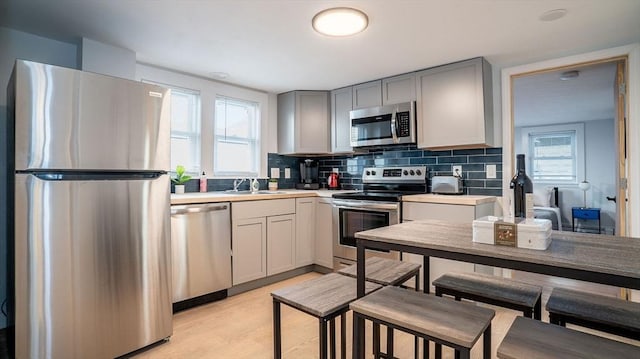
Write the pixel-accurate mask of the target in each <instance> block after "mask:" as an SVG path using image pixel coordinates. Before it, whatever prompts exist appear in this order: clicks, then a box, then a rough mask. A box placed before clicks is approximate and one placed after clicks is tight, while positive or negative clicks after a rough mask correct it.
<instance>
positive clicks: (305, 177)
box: [296, 159, 320, 189]
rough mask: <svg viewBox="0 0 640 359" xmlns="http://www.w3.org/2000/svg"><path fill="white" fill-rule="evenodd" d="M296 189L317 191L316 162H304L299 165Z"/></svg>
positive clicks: (318, 184) (308, 160) (318, 186)
mask: <svg viewBox="0 0 640 359" xmlns="http://www.w3.org/2000/svg"><path fill="white" fill-rule="evenodd" d="M296 188H297V189H318V188H320V183H319V182H318V161H315V160H310V159H307V160H304V161H303V162H301V163H300V183H296Z"/></svg>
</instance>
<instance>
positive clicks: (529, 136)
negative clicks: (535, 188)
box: [522, 124, 584, 184]
mask: <svg viewBox="0 0 640 359" xmlns="http://www.w3.org/2000/svg"><path fill="white" fill-rule="evenodd" d="M583 128H584V126H583V125H582V124H570V125H557V126H540V127H527V128H523V133H522V137H523V142H524V143H523V144H524V146H523V149H525V150H526V151H527V167H528V170H527V173H528V174H529V176H530V177H531V179H532V180H533V182H534V183H551V184H577V183H578V182H579V181H580V180H582V179H583V178H584V145H583V141H584V134H583V132H584V131H583Z"/></svg>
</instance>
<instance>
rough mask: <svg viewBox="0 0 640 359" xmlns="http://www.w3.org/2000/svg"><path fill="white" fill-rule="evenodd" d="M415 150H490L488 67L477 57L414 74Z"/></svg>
mask: <svg viewBox="0 0 640 359" xmlns="http://www.w3.org/2000/svg"><path fill="white" fill-rule="evenodd" d="M416 96H417V118H418V123H417V127H418V147H419V148H478V147H486V146H492V145H493V144H494V135H493V94H492V76H491V65H490V64H489V63H488V62H487V61H486V60H485V59H484V58H481V57H478V58H474V59H471V60H466V61H461V62H456V63H453V64H449V65H443V66H438V67H434V68H430V69H427V70H423V71H420V72H417V73H416Z"/></svg>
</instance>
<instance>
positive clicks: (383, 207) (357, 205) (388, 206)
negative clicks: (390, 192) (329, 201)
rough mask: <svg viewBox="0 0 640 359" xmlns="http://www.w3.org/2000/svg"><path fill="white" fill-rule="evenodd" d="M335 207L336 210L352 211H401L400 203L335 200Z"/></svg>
mask: <svg viewBox="0 0 640 359" xmlns="http://www.w3.org/2000/svg"><path fill="white" fill-rule="evenodd" d="M333 206H334V207H336V208H347V209H348V208H352V209H370V210H374V211H375V210H380V211H397V210H398V209H399V205H398V203H381V202H360V201H358V202H351V201H340V200H336V199H334V200H333Z"/></svg>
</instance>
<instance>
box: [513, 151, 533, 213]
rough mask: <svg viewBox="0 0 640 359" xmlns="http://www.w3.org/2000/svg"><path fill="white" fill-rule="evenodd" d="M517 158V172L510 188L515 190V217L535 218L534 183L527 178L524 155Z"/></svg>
mask: <svg viewBox="0 0 640 359" xmlns="http://www.w3.org/2000/svg"><path fill="white" fill-rule="evenodd" d="M516 157H517V171H516V174H515V176H513V178H512V179H511V185H510V186H509V188H511V189H513V216H514V217H520V218H532V217H533V183H532V182H531V179H530V178H529V177H527V173H526V171H525V166H524V155H523V154H519V155H517V156H516Z"/></svg>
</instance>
